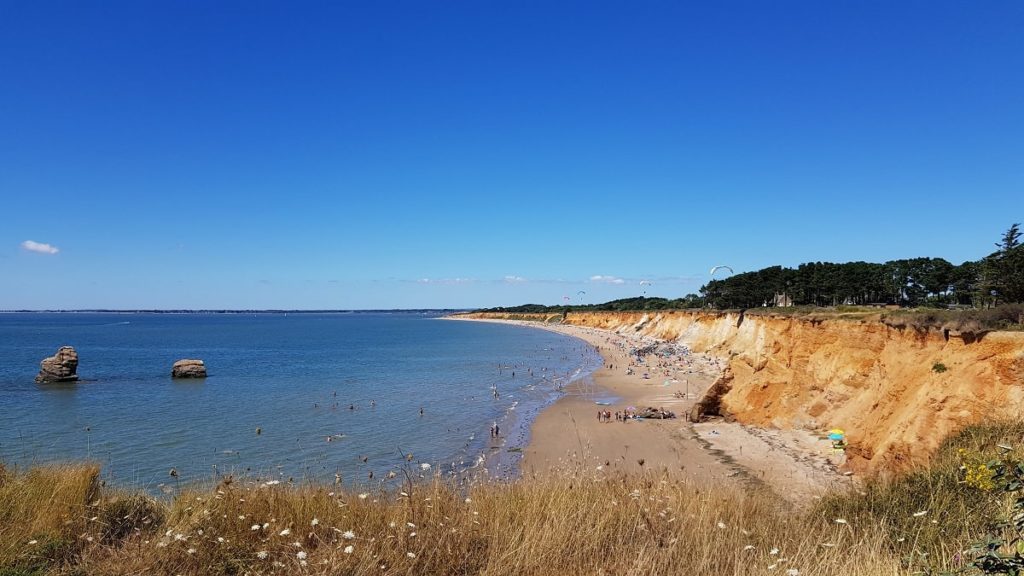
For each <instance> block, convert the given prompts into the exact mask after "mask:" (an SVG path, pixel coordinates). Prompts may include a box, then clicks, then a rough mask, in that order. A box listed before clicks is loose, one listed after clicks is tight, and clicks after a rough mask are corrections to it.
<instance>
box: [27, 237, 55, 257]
mask: <svg viewBox="0 0 1024 576" xmlns="http://www.w3.org/2000/svg"><path fill="white" fill-rule="evenodd" d="M21 247H22V248H24V249H25V250H28V251H29V252H37V253H39V254H56V253H57V252H60V248H57V247H56V246H53V245H51V244H45V243H43V242H35V241H33V240H25V241H24V242H22V243H21Z"/></svg>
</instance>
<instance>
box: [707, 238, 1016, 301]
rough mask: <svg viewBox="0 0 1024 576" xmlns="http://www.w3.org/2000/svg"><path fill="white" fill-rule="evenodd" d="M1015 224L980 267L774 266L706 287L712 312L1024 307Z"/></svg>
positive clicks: (919, 262)
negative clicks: (1015, 304) (796, 308)
mask: <svg viewBox="0 0 1024 576" xmlns="http://www.w3.org/2000/svg"><path fill="white" fill-rule="evenodd" d="M1020 237H1021V232H1020V226H1019V224H1014V225H1013V226H1011V227H1010V229H1009V230H1007V231H1006V233H1005V234H1004V235H1003V237H1002V239H1001V240H1000V242H998V243H996V247H997V250H996V251H995V252H993V253H992V254H989V255H988V256H986V257H985V258H982V259H981V260H978V261H968V262H964V263H962V264H960V265H954V264H952V263H950V262H948V261H947V260H944V259H942V258H911V259H906V260H891V261H889V262H885V263H882V264H877V263H871V262H847V263H843V264H837V263H832V262H809V263H805V264H801V265H799V266H798V267H796V268H784V267H782V266H772V267H770V268H763V269H761V270H757V271H754V272H744V273H742V274H736V275H734V276H730V277H728V278H723V279H721V280H712V281H710V282H708V283H707V284H705V285H704V286H702V287H701V289H700V293H701V299H702V300H703V301H704V305H706V306H709V307H712V308H719V309H723V308H753V307H760V306H779V305H796V306H838V305H869V304H880V305H898V306H910V307H916V306H934V307H976V308H980V307H986V306H995V305H998V304H1002V303H1009V302H1022V301H1024V246H1022V245H1021V244H1020Z"/></svg>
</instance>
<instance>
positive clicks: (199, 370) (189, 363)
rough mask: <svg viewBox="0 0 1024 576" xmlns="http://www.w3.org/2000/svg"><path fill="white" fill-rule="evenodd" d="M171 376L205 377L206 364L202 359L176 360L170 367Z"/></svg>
mask: <svg viewBox="0 0 1024 576" xmlns="http://www.w3.org/2000/svg"><path fill="white" fill-rule="evenodd" d="M171 378H206V364H204V363H203V361H202V360H187V359H186V360H178V361H177V362H175V363H174V366H173V367H172V368H171Z"/></svg>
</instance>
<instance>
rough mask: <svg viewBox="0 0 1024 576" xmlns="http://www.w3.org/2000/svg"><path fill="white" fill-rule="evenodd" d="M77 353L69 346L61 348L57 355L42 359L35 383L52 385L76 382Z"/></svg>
mask: <svg viewBox="0 0 1024 576" xmlns="http://www.w3.org/2000/svg"><path fill="white" fill-rule="evenodd" d="M77 371H78V352H76V351H75V349H74V348H72V347H71V346H61V347H60V350H57V353H56V354H54V355H53V356H50V357H49V358H43V361H42V362H40V363H39V375H38V376H36V382H38V383H40V384H52V383H54V382H74V381H76V380H78V374H77V373H76V372H77Z"/></svg>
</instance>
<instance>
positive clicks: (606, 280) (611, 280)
mask: <svg viewBox="0 0 1024 576" xmlns="http://www.w3.org/2000/svg"><path fill="white" fill-rule="evenodd" d="M590 281H591V282H599V283H601V284H625V283H626V281H625V280H623V279H622V278H619V277H617V276H602V275H600V274H598V275H597V276H591V277H590Z"/></svg>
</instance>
